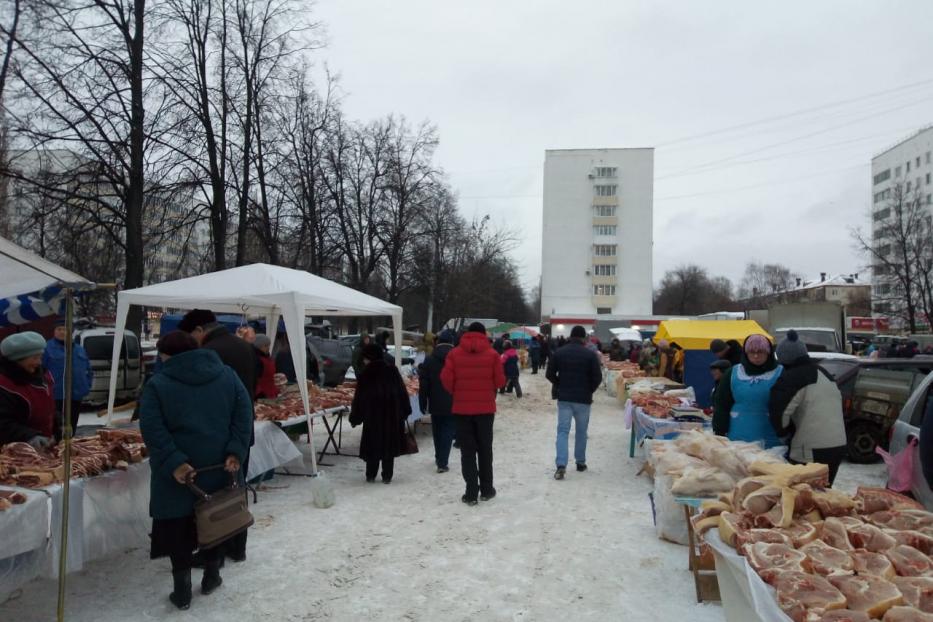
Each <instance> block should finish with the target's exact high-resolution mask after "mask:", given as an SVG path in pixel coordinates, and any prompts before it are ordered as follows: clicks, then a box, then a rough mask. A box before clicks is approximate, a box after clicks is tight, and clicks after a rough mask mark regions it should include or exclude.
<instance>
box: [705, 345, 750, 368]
mask: <svg viewBox="0 0 933 622" xmlns="http://www.w3.org/2000/svg"><path fill="white" fill-rule="evenodd" d="M709 351H710V352H712V353H713V354H715V355H716V358H718V359H722V360H726V361H729V365H738V364H739V363H741V362H742V344H740V343H739V342H738V341H736V340H735V339H730V340H729V341H723V340H722V339H713V340H712V341H711V342H710V344H709Z"/></svg>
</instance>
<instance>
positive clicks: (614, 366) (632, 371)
mask: <svg viewBox="0 0 933 622" xmlns="http://www.w3.org/2000/svg"><path fill="white" fill-rule="evenodd" d="M603 367H605V368H606V369H609V370H612V371H618V372H620V375H621V376H622V377H623V378H644V377H645V372H643V371H642V369H641V367H639V366H638V363H631V362H629V361H610V360H609V357H608V356H606V355H603Z"/></svg>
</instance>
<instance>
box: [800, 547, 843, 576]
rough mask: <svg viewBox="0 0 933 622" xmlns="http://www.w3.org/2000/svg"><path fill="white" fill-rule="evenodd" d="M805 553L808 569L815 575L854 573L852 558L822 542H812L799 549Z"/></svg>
mask: <svg viewBox="0 0 933 622" xmlns="http://www.w3.org/2000/svg"><path fill="white" fill-rule="evenodd" d="M800 552H801V553H805V554H806V556H807V560H808V562H809V565H810V567H811V568H812V569H813V572H815V573H816V574H821V575H823V576H827V575H837V574H852V573H853V572H854V571H855V568H854V565H853V563H852V558H851V557H850V556H849V554H848V553H847V552H845V551H840V550H839V549H836V548H833V547H831V546H829V545H828V544H826V543H825V542H823V541H822V540H814V541H813V542H811V543H810V544H806V545H804V546H802V547H800Z"/></svg>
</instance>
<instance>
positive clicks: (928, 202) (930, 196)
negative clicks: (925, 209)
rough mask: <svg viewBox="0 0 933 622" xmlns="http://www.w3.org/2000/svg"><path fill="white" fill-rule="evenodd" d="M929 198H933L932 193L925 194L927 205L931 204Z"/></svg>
mask: <svg viewBox="0 0 933 622" xmlns="http://www.w3.org/2000/svg"><path fill="white" fill-rule="evenodd" d="M930 199H933V194H928V195H927V205H933V203H931V202H930Z"/></svg>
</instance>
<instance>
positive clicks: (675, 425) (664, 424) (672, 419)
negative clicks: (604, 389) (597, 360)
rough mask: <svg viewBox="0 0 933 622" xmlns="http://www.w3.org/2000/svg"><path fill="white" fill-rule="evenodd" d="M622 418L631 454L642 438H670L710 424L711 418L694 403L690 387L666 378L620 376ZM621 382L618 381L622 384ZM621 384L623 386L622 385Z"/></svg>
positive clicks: (631, 455) (633, 454) (642, 440)
mask: <svg viewBox="0 0 933 622" xmlns="http://www.w3.org/2000/svg"><path fill="white" fill-rule="evenodd" d="M622 380H624V381H625V382H624V385H622V386H620V391H621V394H620V395H622V396H625V405H624V407H623V411H622V413H623V418H624V421H625V427H626V428H627V429H631V430H632V432H631V434H630V435H629V452H628V455H629V457H630V458H633V457H635V450H636V448H637V447H639V446H640V445H641V444H642V443H643V442H644V440H645V439H672V438H676V437H677V435H679V434H680V433H682V432H686V431H688V430H700V429H709V428H710V425H711V423H710V418H709V417H708V416H707V415H706V414H705V413H703V411H701V410H699V409H697V408H695V407H694V395H693V390H692V389H685V388H684V386H683V385H682V384H678V383H676V382H674V381H672V380H668V379H667V378H638V377H632V378H622ZM621 384H622V383H620V385H621ZM623 386H624V388H623Z"/></svg>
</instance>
